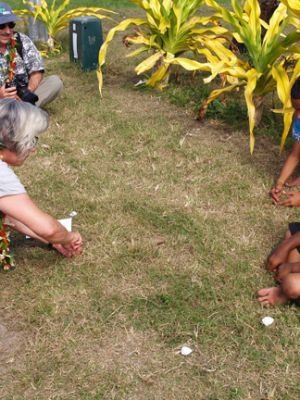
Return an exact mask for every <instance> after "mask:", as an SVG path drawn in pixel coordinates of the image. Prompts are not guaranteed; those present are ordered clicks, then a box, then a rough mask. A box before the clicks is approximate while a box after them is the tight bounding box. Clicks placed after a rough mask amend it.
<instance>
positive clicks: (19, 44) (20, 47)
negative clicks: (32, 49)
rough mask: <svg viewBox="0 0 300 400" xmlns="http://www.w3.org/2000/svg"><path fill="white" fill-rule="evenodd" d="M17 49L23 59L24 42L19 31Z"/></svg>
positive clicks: (17, 33)
mask: <svg viewBox="0 0 300 400" xmlns="http://www.w3.org/2000/svg"><path fill="white" fill-rule="evenodd" d="M16 49H17V52H18V54H19V56H20V57H21V58H22V60H23V43H22V40H21V35H20V34H19V32H16Z"/></svg>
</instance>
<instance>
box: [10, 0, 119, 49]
mask: <svg viewBox="0 0 300 400" xmlns="http://www.w3.org/2000/svg"><path fill="white" fill-rule="evenodd" d="M70 1H71V0H65V1H64V2H63V3H62V4H60V5H58V6H57V5H56V0H53V1H52V4H51V6H50V7H49V6H48V3H47V1H46V0H41V4H40V5H37V4H34V3H33V1H30V0H23V3H24V4H25V5H27V6H29V8H30V9H24V10H14V12H15V14H17V15H18V16H20V17H24V16H32V17H34V18H35V19H37V20H39V21H41V22H42V23H43V24H44V25H45V27H46V29H47V32H48V41H47V46H48V51H49V52H50V53H51V52H53V51H54V50H55V49H57V48H58V47H59V43H58V42H57V34H58V33H59V32H60V31H61V30H63V29H65V28H66V27H67V26H68V24H69V21H70V19H72V18H76V17H80V16H95V17H97V18H99V19H103V18H109V17H108V16H106V15H103V14H102V12H105V13H114V12H113V11H111V10H107V9H105V8H99V7H77V8H73V9H70V10H66V8H67V7H68V5H69V3H70ZM114 14H115V13H114Z"/></svg>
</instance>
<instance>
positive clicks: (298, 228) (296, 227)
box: [289, 222, 300, 253]
mask: <svg viewBox="0 0 300 400" xmlns="http://www.w3.org/2000/svg"><path fill="white" fill-rule="evenodd" d="M289 230H290V232H291V234H292V235H295V234H296V233H298V232H300V222H291V223H290V224H289ZM297 250H298V252H299V253H300V246H298V247H297Z"/></svg>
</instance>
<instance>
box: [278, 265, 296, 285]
mask: <svg viewBox="0 0 300 400" xmlns="http://www.w3.org/2000/svg"><path fill="white" fill-rule="evenodd" d="M291 272H293V263H286V264H282V265H280V266H279V268H278V270H277V273H276V280H277V282H282V281H283V279H284V278H285V277H286V276H287V275H288V274H290V273H291Z"/></svg>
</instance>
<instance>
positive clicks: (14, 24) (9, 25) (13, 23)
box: [0, 22, 16, 29]
mask: <svg viewBox="0 0 300 400" xmlns="http://www.w3.org/2000/svg"><path fill="white" fill-rule="evenodd" d="M7 26H8V27H9V29H14V27H15V26H16V23H15V22H7V23H6V24H0V29H5V28H6V27H7Z"/></svg>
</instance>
